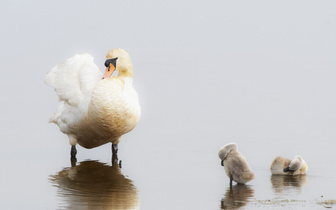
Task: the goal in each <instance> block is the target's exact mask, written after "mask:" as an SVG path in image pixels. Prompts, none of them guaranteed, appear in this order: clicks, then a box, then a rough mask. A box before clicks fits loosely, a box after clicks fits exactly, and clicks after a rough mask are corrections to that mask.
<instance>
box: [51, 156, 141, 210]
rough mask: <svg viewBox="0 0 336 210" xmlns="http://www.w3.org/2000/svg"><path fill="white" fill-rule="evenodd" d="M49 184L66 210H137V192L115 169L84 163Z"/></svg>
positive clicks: (105, 165)
mask: <svg viewBox="0 0 336 210" xmlns="http://www.w3.org/2000/svg"><path fill="white" fill-rule="evenodd" d="M50 181H51V182H52V183H53V185H54V186H56V187H57V188H58V196H59V197H60V198H61V200H62V203H61V205H60V207H62V208H63V207H64V208H66V209H140V201H139V197H138V192H137V190H136V187H135V186H134V184H133V181H132V180H131V179H129V178H126V177H125V176H124V175H123V174H122V173H121V170H120V168H119V167H118V165H114V166H109V165H107V164H104V163H100V162H98V161H83V162H81V163H79V165H77V166H73V167H68V168H64V169H63V170H62V171H60V172H58V173H57V174H56V175H51V176H50Z"/></svg>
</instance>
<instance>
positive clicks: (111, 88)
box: [45, 48, 141, 148]
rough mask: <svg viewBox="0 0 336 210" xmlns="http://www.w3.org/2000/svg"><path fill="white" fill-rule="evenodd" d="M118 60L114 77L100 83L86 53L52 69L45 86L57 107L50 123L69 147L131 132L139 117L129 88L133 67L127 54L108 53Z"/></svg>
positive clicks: (114, 138) (110, 139) (134, 95)
mask: <svg viewBox="0 0 336 210" xmlns="http://www.w3.org/2000/svg"><path fill="white" fill-rule="evenodd" d="M110 55H111V56H115V57H118V63H117V68H116V70H118V71H119V73H118V77H111V78H107V79H103V80H102V72H100V71H99V69H98V67H97V66H96V65H95V63H94V61H93V57H92V56H91V55H89V54H81V55H75V56H73V57H71V58H69V59H67V60H66V61H64V62H63V63H61V64H59V65H57V66H56V67H54V68H53V69H52V70H51V71H50V72H49V73H48V75H47V76H46V78H45V82H46V84H48V85H50V86H52V87H54V88H55V91H56V94H57V96H58V97H59V107H58V109H57V112H56V113H55V114H54V115H53V116H52V117H51V119H50V121H51V122H53V123H56V124H57V125H58V126H59V128H60V130H61V131H62V132H63V133H65V134H67V135H68V137H69V141H70V144H72V145H75V144H76V143H77V142H78V143H79V144H80V145H81V146H83V147H85V148H93V147H96V146H100V145H102V144H105V143H108V142H112V143H115V144H118V143H119V139H120V137H121V135H123V134H125V133H127V132H129V131H131V130H132V129H133V128H134V127H135V126H136V124H137V123H138V121H139V119H140V115H141V111H140V105H139V99H138V95H137V93H136V91H135V90H134V88H133V84H132V83H133V78H132V77H133V68H132V63H131V60H130V58H129V55H128V53H127V52H126V51H125V50H123V49H120V48H118V49H114V50H111V51H110V52H109V53H108V55H107V57H109V56H110Z"/></svg>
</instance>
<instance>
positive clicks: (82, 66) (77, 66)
mask: <svg viewBox="0 0 336 210" xmlns="http://www.w3.org/2000/svg"><path fill="white" fill-rule="evenodd" d="M101 77H102V73H101V72H100V71H99V69H98V67H97V66H96V64H95V63H94V61H93V57H92V56H91V55H89V54H80V55H75V56H73V57H71V58H69V59H67V60H66V61H64V62H63V63H61V64H59V65H57V66H55V67H54V68H53V69H51V71H50V72H49V73H48V74H47V76H46V78H45V80H44V81H45V83H46V84H47V85H50V86H52V87H54V88H55V91H56V94H57V96H58V97H59V99H60V100H61V101H64V102H66V103H68V104H69V105H71V106H77V105H78V104H79V103H81V102H82V101H83V99H84V98H85V96H86V95H87V94H88V93H90V92H91V91H92V89H93V88H94V86H95V85H96V84H97V82H98V81H99V80H100V79H101Z"/></svg>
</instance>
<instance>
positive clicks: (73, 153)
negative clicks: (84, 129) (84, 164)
mask: <svg viewBox="0 0 336 210" xmlns="http://www.w3.org/2000/svg"><path fill="white" fill-rule="evenodd" d="M76 154H77V149H76V145H71V152H70V155H71V158H70V160H71V166H76V162H77V158H76Z"/></svg>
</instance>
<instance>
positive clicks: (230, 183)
mask: <svg viewBox="0 0 336 210" xmlns="http://www.w3.org/2000/svg"><path fill="white" fill-rule="evenodd" d="M232 179H233V177H232V175H231V176H230V188H232Z"/></svg>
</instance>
